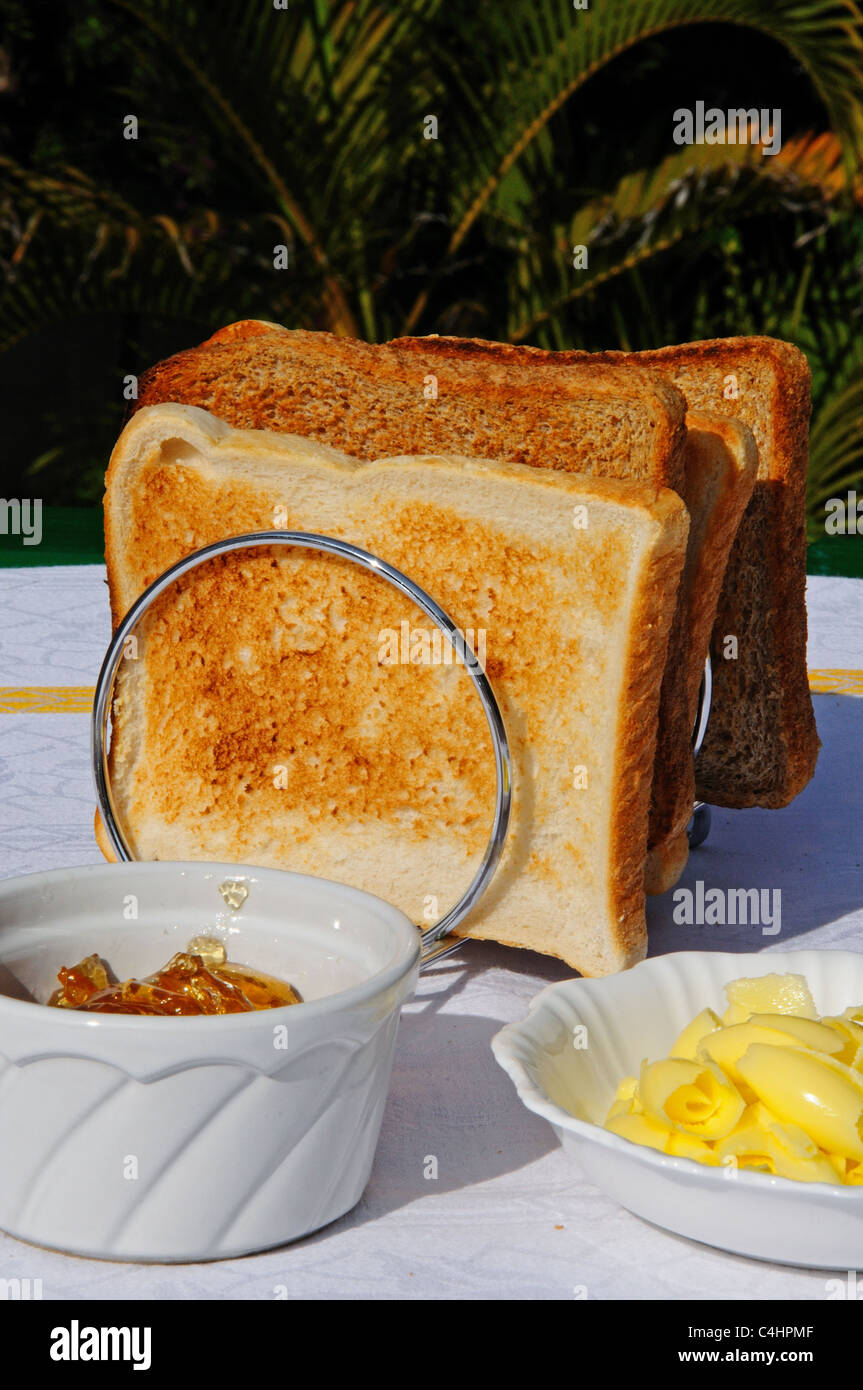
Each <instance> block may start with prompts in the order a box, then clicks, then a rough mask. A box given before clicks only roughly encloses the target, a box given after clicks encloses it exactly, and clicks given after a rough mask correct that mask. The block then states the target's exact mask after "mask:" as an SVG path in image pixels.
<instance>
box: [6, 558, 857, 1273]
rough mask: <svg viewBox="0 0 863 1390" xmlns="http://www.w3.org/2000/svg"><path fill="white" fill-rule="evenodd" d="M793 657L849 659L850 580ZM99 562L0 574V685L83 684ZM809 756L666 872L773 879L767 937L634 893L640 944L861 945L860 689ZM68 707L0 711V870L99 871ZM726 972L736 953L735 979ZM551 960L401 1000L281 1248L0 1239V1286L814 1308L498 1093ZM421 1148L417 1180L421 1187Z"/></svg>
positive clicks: (485, 951)
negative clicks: (187, 1259) (497, 1040)
mask: <svg viewBox="0 0 863 1390" xmlns="http://www.w3.org/2000/svg"><path fill="white" fill-rule="evenodd" d="M809 626H810V646H809V666H810V668H818V669H836V668H840V669H853V668H858V667H861V666H863V581H858V580H847V579H828V578H812V579H810V581H809ZM108 632H109V620H108V603H107V590H106V588H105V581H104V571H103V570H102V569H101V568H97V567H95V566H94V567H91V566H82V567H68V568H66V567H59V568H55V569H42V570H40V569H27V570H6V571H3V572H0V685H2V686H4V687H19V688H20V687H45V686H70V687H82V686H83V687H86V686H92V685H93V684H94V683H95V677H96V673H97V671H98V668H99V664H100V661H101V658H102V655H103V653H104V649H105V646H106V644H107V640H108ZM815 706H816V716H817V720H818V728H819V732H820V734H821V739H822V742H823V745H824V746H823V748H822V751H821V756H820V760H819V764H818V771H817V774H816V777H815V779H814V781H813V782H812V784H811V785H810V786H809V787H808V788H807V789H806V791H805V792H804V793H803V794H802V795H801V796H800V797H798V799H797V800H796V801H795V803H794V804H793V805H792V806H791V807H789V808H788V809H787V810H785V811H714V813H713V829H712V832H711V835H710V838H709V840H708V841H707V843H706V844H705V845H704V846H703V847H702V848H701V849H699V850H698V851H697V852H696V853H695V854H694V855H693V856H692V858H691V860H690V865H689V868H688V869H687V872H686V875H685V877H684V879H683V880H682V882H683V884H684V885H687V884H688V885H692V884H693V883H694V881H695V880H696V879H698V878H701V879H704V880H705V881H706V882H707V883H708V884H709V885H711V886H718V887H726V886H748V885H749V886H764V885H770V886H771V887H776V888H781V889H782V932H781V935H780V936H778V937H769V938H765V937H763V936H762V935H761V932H760V930H759V928H757V927H681V926H676V925H675V924H674V923H673V921H672V906H673V904H672V899H671V895H670V894H666V895H665V896H664V897H663V898H660V899H654V900H652V901H651V902H650V905H649V923H650V939H651V953H654V954H655V953H660V952H665V951H676V950H686V949H692V948H697V949H704V948H708V949H710V948H712V949H717V950H733V951H741V952H747V951H758V950H763V949H767V950H770V949H771V948H773V949H787V948H788V947H789V946H792V947H793V946H806V947H813V946H817V947H819V948H822V947H823V948H835V947H841V948H844V949H850V950H863V790H861V788H863V777H861V761H863V699H859V698H855V697H854V696H851V695H819V696H816V700H815ZM88 731H89V724H88V717H87V715H86V714H83V713H80V714H62V713H58V714H44V713H2V714H0V777H2V782H0V786H2V797H0V876H5V875H8V874H20V873H28V872H34V871H36V870H40V869H49V868H56V867H59V866H61V865H71V864H87V863H94V862H98V861H99V858H100V856H99V853H98V851H97V849H96V845H95V843H94V840H93V832H92V820H93V806H94V798H93V791H92V787H91V782H90V769H89V753H88ZM745 971H746V964H745V962H743V961H742V962H741V974H743V973H745ZM571 973H572V972H571V971H570V970H569V969H568V968H567V967H566V966H565V965H563V964H561V963H560V962H558V961H553V960H549V959H546V958H544V957H541V956H537V955H533V954H531V953H529V952H523V951H512V950H507V949H506V948H504V947H498V946H494V945H491V944H479V943H470V944H468V945H467V946H466V947H465V948H464V949H463V951H462V952H460V953H458V954H457V955H455V956H453V957H451V958H450V959H449V960H446V961H443V962H441V964H440V965H439V966H438V968H437V969H436V970H434V971H432V972H430V973H428V974H424V975H423V977H422V978H421V982H420V987H419V992H418V995H417V997H416V999H415V1001H413V1002H412V1003H411V1004H410V1005H409V1006H408V1007H407V1008H406V1009H405V1011H404V1014H403V1017H402V1023H401V1029H400V1033H399V1041H398V1049H397V1056H396V1063H395V1070H394V1073H393V1080H392V1087H391V1092H390V1098H389V1104H388V1107H387V1111H386V1116H385V1119H384V1125H383V1132H382V1135H381V1141H380V1146H379V1149H378V1153H377V1159H376V1162H375V1167H374V1171H373V1174H372V1178H371V1182H370V1184H369V1186H368V1189H367V1191H366V1194H365V1196H364V1198H363V1200H362V1202H361V1203H360V1204H359V1206H358V1207H356V1208H355V1210H354V1211H352V1212H350V1213H349V1214H348V1215H347V1216H345V1217H343V1218H342V1219H341V1220H340V1221H337V1222H336V1223H335V1224H333V1225H332V1226H330V1227H328V1228H327V1229H326V1230H324V1231H321V1232H319V1233H318V1234H317V1235H314V1236H311V1237H309V1238H308V1239H306V1240H304V1241H301V1242H299V1243H298V1244H296V1245H293V1246H289V1247H286V1248H284V1249H281V1250H278V1251H275V1252H272V1253H269V1254H265V1255H256V1256H250V1257H248V1258H246V1259H242V1260H228V1261H224V1262H221V1263H214V1264H208V1265H185V1266H175V1265H157V1266H153V1265H122V1264H107V1263H101V1262H98V1261H91V1260H83V1259H77V1258H73V1257H70V1256H64V1255H57V1254H52V1253H50V1252H47V1251H42V1250H38V1249H34V1248H31V1247H29V1246H27V1245H23V1244H21V1243H20V1242H18V1241H15V1240H12V1239H11V1238H9V1237H7V1236H3V1235H2V1234H0V1279H12V1278H16V1277H17V1278H19V1279H26V1278H29V1279H31V1280H32V1279H41V1280H42V1292H43V1297H44V1298H46V1299H50V1298H73V1297H74V1298H81V1297H84V1298H88V1297H92V1298H111V1299H136V1298H165V1299H177V1298H205V1299H225V1298H228V1299H230V1298H245V1299H260V1298H263V1299H274V1298H281V1297H285V1296H287V1297H288V1298H315V1297H321V1298H362V1297H371V1298H423V1299H434V1298H486V1297H490V1298H503V1299H509V1298H536V1299H546V1298H555V1299H557V1298H563V1299H568V1298H573V1297H574V1296H575V1295H574V1291H575V1290H576V1289H580V1288H584V1289H586V1290H587V1297H588V1298H589V1299H618V1298H636V1299H642V1298H662V1299H676V1298H693V1297H694V1298H699V1299H713V1298H717V1299H740V1298H746V1299H763V1298H773V1297H779V1298H787V1299H823V1298H825V1296H826V1289H825V1284H826V1281H827V1280H828V1279H829V1278H831V1277H835V1276H831V1275H828V1274H826V1273H824V1272H823V1271H806V1270H796V1269H790V1268H782V1267H777V1266H772V1265H764V1264H759V1263H757V1262H755V1261H750V1260H746V1259H741V1258H737V1257H735V1256H731V1255H725V1254H722V1253H719V1252H717V1251H713V1250H710V1249H708V1248H706V1247H703V1246H699V1245H695V1244H693V1243H691V1242H689V1241H686V1240H683V1239H680V1238H679V1237H676V1236H672V1235H668V1234H666V1233H664V1232H663V1231H660V1230H656V1229H654V1228H653V1227H651V1226H649V1225H646V1224H645V1223H644V1222H642V1221H640V1220H638V1219H637V1218H636V1217H634V1216H631V1215H630V1214H629V1213H628V1212H626V1211H624V1210H622V1209H621V1208H620V1207H618V1206H617V1205H616V1203H614V1202H613V1201H611V1200H610V1199H609V1198H607V1197H605V1196H604V1195H603V1194H602V1193H601V1192H599V1191H597V1189H596V1188H595V1187H593V1186H592V1185H591V1184H590V1183H588V1182H586V1181H585V1179H584V1178H583V1176H582V1174H581V1173H580V1171H579V1169H578V1168H577V1167H576V1166H575V1165H574V1163H573V1161H572V1160H571V1159H568V1158H566V1157H565V1156H564V1155H563V1153H562V1152H561V1150H560V1148H559V1146H558V1143H557V1140H556V1138H555V1136H554V1134H553V1132H552V1130H551V1129H550V1127H549V1126H548V1125H547V1124H546V1123H545V1121H544V1120H541V1119H540V1118H539V1117H538V1116H535V1115H532V1114H530V1113H529V1112H528V1111H527V1110H525V1109H524V1108H523V1107H522V1105H521V1103H520V1102H519V1101H518V1099H517V1097H516V1094H515V1091H514V1089H513V1087H512V1084H511V1083H510V1081H509V1079H508V1078H507V1077H506V1076H505V1074H504V1073H503V1072H502V1071H501V1070H500V1069H499V1068H498V1066H497V1064H496V1063H495V1061H494V1059H493V1057H492V1055H491V1052H490V1049H489V1042H490V1040H491V1038H492V1036H493V1035H494V1033H495V1032H496V1031H497V1029H498V1028H499V1026H500V1025H501V1023H504V1022H510V1021H512V1020H515V1019H519V1018H521V1017H523V1016H524V1014H525V1013H526V1011H527V1006H528V1003H529V1001H530V999H531V998H532V997H533V995H534V994H536V992H537V991H538V989H539V988H541V987H542V986H543V985H544V984H547V983H548V982H550V981H552V980H561V979H565V978H566V977H567V976H568V975H570V974H571ZM429 1154H434V1155H435V1156H436V1157H437V1160H438V1177H437V1179H436V1180H427V1179H426V1178H425V1177H424V1168H425V1165H424V1159H425V1157H426V1155H429Z"/></svg>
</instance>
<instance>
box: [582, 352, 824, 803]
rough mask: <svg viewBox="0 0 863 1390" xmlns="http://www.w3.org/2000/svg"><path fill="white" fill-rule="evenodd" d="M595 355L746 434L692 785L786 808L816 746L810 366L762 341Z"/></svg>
mask: <svg viewBox="0 0 863 1390" xmlns="http://www.w3.org/2000/svg"><path fill="white" fill-rule="evenodd" d="M603 360H604V361H609V362H615V363H622V362H632V363H633V364H635V365H638V366H648V367H653V368H656V369H657V370H659V371H662V372H664V373H666V374H667V375H668V377H669V379H670V380H672V381H673V382H674V383H675V385H677V386H679V387H680V389H681V391H683V393H684V394H685V396H686V399H687V401H688V403H689V406H690V408H691V409H692V410H698V411H705V412H710V413H711V414H720V415H725V416H726V417H731V418H735V419H738V420H742V421H743V422H744V423H745V424H746V425H748V426H749V428H750V429H751V431H752V433H753V435H754V437H755V441H756V444H757V446H758V457H759V465H758V476H757V479H756V483H755V487H754V489H753V492H752V497H751V499H750V502H749V505H748V506H747V508H746V512H745V513H744V516H743V520H742V521H741V523H740V527H739V529H738V532H737V536H736V538H735V541H734V545H733V547H732V550H731V558H730V560H729V563H728V567H727V569H726V572H725V582H724V584H723V588H722V595H721V598H720V601H719V608H718V612H717V617H716V622H715V625H714V629H713V640H712V645H711V655H712V661H713V705H712V708H711V713H710V722H709V724H708V727H707V735H706V737H705V740H704V745H703V747H702V749H701V753H700V755H699V758H698V763H697V767H696V780H697V789H698V795H699V796H700V797H701V798H702V800H704V801H710V802H713V803H714V804H715V805H717V806H737V807H744V806H767V807H779V806H787V805H788V803H789V802H790V801H792V800H793V798H794V797H795V796H797V794H798V793H799V792H801V791H802V790H803V788H804V787H805V786H806V784H807V782H809V781H810V779H811V778H812V776H813V774H814V772H815V764H816V761H817V758H818V749H819V747H820V743H819V739H818V732H817V729H816V727H815V713H814V710H813V706H812V696H811V694H810V691H809V680H808V675H807V669H806V510H805V509H806V470H807V466H808V461H809V409H810V402H809V385H810V373H809V365H808V363H807V361H806V358H805V357H804V355H803V353H802V352H800V350H799V349H798V348H796V347H794V346H793V345H792V344H791V343H785V342H781V341H779V340H778V339H775V338H764V337H749V338H718V339H713V340H711V341H708V342H703V343H686V344H684V345H682V346H681V347H668V348H660V349H658V350H657V351H655V352H639V353H633V354H626V355H625V356H622V355H619V354H616V353H609V354H603ZM729 638H734V639H735V644H732V643H730V642H729V641H728V639H729ZM735 651H736V655H729V653H730V652H735Z"/></svg>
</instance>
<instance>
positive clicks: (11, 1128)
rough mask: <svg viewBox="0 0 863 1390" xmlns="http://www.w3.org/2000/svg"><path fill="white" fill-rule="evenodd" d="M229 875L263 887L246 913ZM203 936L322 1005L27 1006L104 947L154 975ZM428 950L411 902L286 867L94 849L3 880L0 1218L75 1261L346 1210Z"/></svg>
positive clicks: (146, 1252) (284, 1233) (116, 960)
mask: <svg viewBox="0 0 863 1390" xmlns="http://www.w3.org/2000/svg"><path fill="white" fill-rule="evenodd" d="M234 878H241V879H242V880H243V881H244V882H245V884H246V886H247V888H248V890H249V891H248V899H247V901H246V902H245V903H244V904H243V905H242V907H241V909H240V910H239V911H237V912H231V911H230V909H228V908H226V906H225V903H224V901H223V899H222V897H221V896H220V894H219V892H218V886H219V885H220V884H221V883H222V882H223V881H224V880H225V879H234ZM133 913H137V916H136V917H135V916H133ZM204 932H206V933H207V934H209V935H215V936H221V937H222V938H223V939H224V940H225V945H226V947H227V951H228V959H229V960H230V961H236V962H238V963H240V964H244V965H250V966H253V967H257V968H258V969H260V970H263V971H266V972H268V973H270V974H272V975H276V976H279V977H281V978H283V979H286V980H288V981H290V982H291V983H292V984H293V985H295V986H296V987H297V988H298V989H299V991H300V993H301V994H302V996H303V1000H304V1001H306V1002H303V1003H301V1004H295V1005H293V1006H291V1007H287V1008H282V1009H273V1010H269V1009H268V1010H261V1011H258V1012H254V1013H245V1014H232V1015H227V1016H225V1017H217V1018H206V1017H203V1018H196V1017H191V1018H188V1017H185V1018H158V1017H156V1018H153V1017H144V1018H141V1017H129V1016H123V1015H114V1014H91V1013H84V1012H75V1011H71V1010H63V1009H51V1008H46V1007H44V1004H43V1003H41V1002H40V1003H32V1002H26V994H27V992H28V991H29V993H30V994H31V995H32V996H34V997H35V998H36V999H37V1000H39V1001H44V1000H46V999H47V998H48V997H49V995H50V993H51V991H52V989H53V988H54V987H55V985H56V974H57V971H58V969H59V968H60V966H61V965H72V964H74V962H75V961H77V960H79V959H80V958H81V957H82V956H83V955H88V954H90V953H91V952H93V951H97V952H98V953H99V954H100V955H102V956H103V957H105V958H106V959H107V960H108V962H109V964H110V965H111V966H112V967H113V968H114V970H115V971H116V972H117V974H118V976H120V977H121V978H124V977H126V976H127V975H133V974H135V975H143V974H148V973H150V972H152V971H154V970H156V969H158V968H159V967H160V966H162V965H164V964H165V962H166V961H167V960H168V959H169V957H170V956H171V955H172V954H173V953H174V951H177V950H182V949H185V946H186V943H187V942H188V940H189V938H190V937H192V936H195V935H198V934H200V933H204ZM418 959H419V934H418V932H417V930H416V928H415V927H414V926H413V924H412V923H411V922H410V921H409V919H408V918H407V917H406V916H405V915H404V914H403V913H401V912H399V911H398V910H397V909H396V908H394V907H391V906H390V905H389V904H387V903H385V902H382V901H381V900H380V899H379V898H375V897H372V896H371V894H368V893H362V892H359V891H357V890H356V889H353V888H347V887H344V886H342V885H340V884H335V883H329V882H327V881H326V880H324V879H314V878H308V877H305V876H303V875H300V874H293V873H283V872H281V871H279V870H276V869H257V868H249V867H244V866H242V865H236V864H210V863H188V864H181V863H142V864H137V863H135V864H104V865H103V864H99V865H94V866H92V867H89V866H88V867H86V868H77V869H69V870H58V871H54V872H51V873H43V874H32V875H28V876H26V877H23V878H16V879H8V880H5V881H2V882H0V991H2V992H3V993H2V994H0V1227H2V1228H3V1229H4V1230H6V1231H8V1232H10V1234H12V1235H15V1236H19V1237H21V1238H22V1239H24V1240H28V1241H33V1242H34V1243H36V1244H38V1245H46V1246H51V1247H55V1248H57V1249H61V1250H66V1251H71V1252H73V1253H75V1254H80V1255H94V1256H101V1257H104V1258H108V1259H119V1260H209V1259H218V1258H223V1257H227V1256H232V1255H243V1254H247V1253H249V1252H250V1251H252V1250H260V1249H265V1248H267V1247H271V1246H275V1245H281V1244H282V1243H284V1242H285V1241H290V1240H295V1239H296V1238H297V1237H299V1236H302V1235H306V1234H308V1232H310V1231H314V1230H316V1229H317V1228H318V1227H320V1226H323V1225H326V1224H327V1222H329V1221H333V1220H334V1219H335V1218H336V1217H337V1216H341V1215H342V1214H343V1213H344V1212H346V1211H348V1210H349V1208H350V1207H352V1206H353V1205H354V1204H355V1203H356V1202H357V1201H358V1200H359V1198H360V1196H361V1195H362V1191H363V1188H364V1187H365V1185H366V1182H367V1180H368V1177H369V1173H370V1171H371V1166H372V1160H373V1157H374V1151H375V1146H376V1144H377V1139H378V1134H379V1132H380V1125H381V1119H382V1116H383V1109H384V1104H385V1101H386V1094H387V1086H388V1082H389V1076H390V1071H391V1067H392V1061H393V1050H394V1046H395V1037H396V1029H397V1027H398V1020H399V1010H400V1007H401V1005H402V1003H403V1002H404V1000H405V999H406V998H407V997H408V996H409V995H410V994H411V993H412V992H413V989H414V987H415V984H416V976H417V969H418ZM13 993H18V994H19V995H24V997H23V998H21V997H19V998H14V997H9V996H10V994H13ZM285 1029H286V1030H287V1031H286V1032H285Z"/></svg>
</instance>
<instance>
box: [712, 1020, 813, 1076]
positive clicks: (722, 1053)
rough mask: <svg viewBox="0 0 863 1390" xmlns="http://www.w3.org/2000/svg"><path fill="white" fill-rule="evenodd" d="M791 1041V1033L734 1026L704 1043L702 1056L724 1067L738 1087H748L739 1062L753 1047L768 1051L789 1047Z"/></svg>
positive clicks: (749, 1025) (747, 1026)
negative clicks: (754, 1045)
mask: <svg viewBox="0 0 863 1390" xmlns="http://www.w3.org/2000/svg"><path fill="white" fill-rule="evenodd" d="M790 1041H791V1039H790V1038H789V1037H788V1034H787V1033H780V1032H779V1031H778V1030H777V1029H775V1028H759V1027H758V1025H757V1024H755V1023H752V1022H751V1021H750V1022H748V1023H733V1024H731V1026H730V1027H729V1028H721V1029H720V1030H719V1032H717V1033H711V1034H709V1036H708V1037H706V1038H704V1039H702V1042H701V1044H700V1049H699V1050H700V1053H701V1056H702V1057H703V1058H705V1059H706V1060H708V1061H711V1062H714V1063H715V1064H716V1066H718V1067H720V1068H721V1069H722V1071H723V1072H724V1073H725V1075H726V1076H727V1077H728V1078H729V1080H731V1081H733V1082H734V1084H735V1086H740V1084H741V1083H743V1084H745V1079H744V1077H742V1076H741V1074H740V1072H739V1071H738V1069H737V1063H738V1061H739V1059H740V1058H741V1057H742V1056H743V1054H744V1052H746V1050H747V1048H749V1047H751V1046H752V1044H753V1043H763V1044H764V1046H766V1047H788V1046H789V1043H790Z"/></svg>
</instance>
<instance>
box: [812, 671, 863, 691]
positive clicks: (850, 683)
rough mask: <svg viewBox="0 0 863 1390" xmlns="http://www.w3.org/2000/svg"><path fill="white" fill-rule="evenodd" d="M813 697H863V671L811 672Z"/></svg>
mask: <svg viewBox="0 0 863 1390" xmlns="http://www.w3.org/2000/svg"><path fill="white" fill-rule="evenodd" d="M809 689H810V690H811V691H812V693H813V695H863V671H843V670H841V669H839V670H835V671H831V670H824V671H810V672H809Z"/></svg>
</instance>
